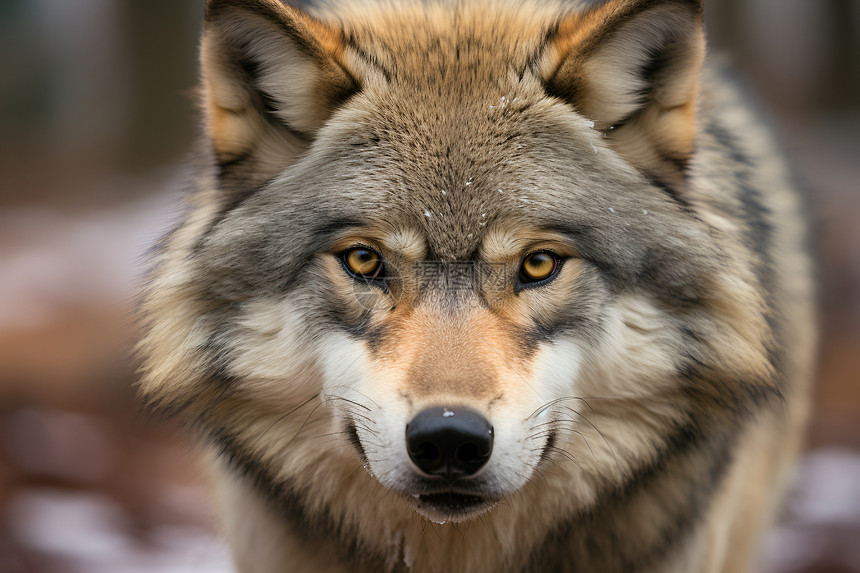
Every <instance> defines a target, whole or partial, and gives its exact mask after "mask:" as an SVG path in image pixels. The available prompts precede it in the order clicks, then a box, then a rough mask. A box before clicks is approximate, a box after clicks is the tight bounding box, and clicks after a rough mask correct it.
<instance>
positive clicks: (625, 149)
mask: <svg viewBox="0 0 860 573" xmlns="http://www.w3.org/2000/svg"><path fill="white" fill-rule="evenodd" d="M704 54H705V40H704V30H703V25H702V2H701V0H610V1H609V2H607V3H606V4H603V5H601V6H600V7H598V8H595V9H592V10H589V11H586V12H584V13H581V14H576V15H573V16H570V17H568V18H566V19H564V20H563V21H562V22H561V23H560V24H559V26H558V29H557V30H556V31H555V33H554V37H553V38H552V40H551V42H550V43H549V48H548V49H547V50H546V51H545V52H544V54H543V57H542V58H541V60H540V63H539V66H540V74H541V76H542V78H543V80H544V82H545V85H546V88H547V91H548V92H549V93H550V94H551V95H554V96H556V97H559V98H561V99H563V100H565V101H567V102H569V103H570V104H572V105H573V106H574V107H576V109H577V110H578V111H579V112H580V113H581V114H582V115H584V116H585V117H586V118H588V119H590V120H592V121H594V122H595V127H596V128H597V129H600V130H603V131H604V132H605V133H606V135H607V137H608V138H609V140H610V145H611V146H612V148H613V149H614V150H615V151H616V152H617V153H618V154H619V155H621V156H622V157H624V158H625V159H626V160H627V161H628V162H630V163H631V164H632V165H634V166H635V167H637V168H639V169H640V170H641V171H643V172H644V173H646V174H647V175H649V176H651V177H653V178H655V179H658V180H660V181H661V182H663V183H665V184H667V185H669V186H671V187H676V188H677V187H681V186H683V182H684V171H685V168H686V164H687V161H688V159H689V158H690V156H691V154H692V152H693V146H694V139H695V133H696V107H697V98H698V87H699V76H700V72H701V68H702V63H703V60H704Z"/></svg>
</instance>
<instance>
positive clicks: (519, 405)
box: [144, 0, 764, 521]
mask: <svg viewBox="0 0 860 573" xmlns="http://www.w3.org/2000/svg"><path fill="white" fill-rule="evenodd" d="M610 4H611V6H610V7H609V8H604V9H602V10H597V11H592V12H586V13H584V14H576V15H573V16H559V15H555V14H549V13H545V12H544V11H542V10H540V9H538V8H535V9H534V11H533V13H532V14H531V15H530V16H529V17H528V18H524V17H523V16H522V13H519V15H514V13H513V11H514V9H513V8H511V9H510V10H511V11H510V13H509V12H507V11H506V9H503V10H501V11H497V12H494V13H493V15H492V17H489V18H488V17H486V14H483V15H481V17H480V18H479V17H478V16H479V14H480V12H481V10H482V9H481V8H480V6H476V7H473V8H465V7H463V8H458V9H456V10H450V9H441V8H438V10H437V9H434V8H433V7H429V8H426V10H425V11H424V12H421V13H418V12H414V11H410V9H407V8H404V9H403V10H402V11H400V12H398V11H396V10H395V11H394V12H393V13H394V14H395V15H396V20H397V21H387V20H385V19H382V20H380V19H379V18H374V17H371V16H368V15H366V14H345V15H341V16H340V17H341V18H343V22H344V23H343V24H341V25H338V26H334V25H331V26H329V25H324V24H322V23H320V22H318V21H316V20H313V19H310V18H309V17H307V16H305V15H303V14H300V13H298V12H295V11H293V10H292V9H289V8H285V7H283V6H281V5H280V4H279V3H275V2H263V1H259V2H251V1H246V2H241V1H238V0H237V1H221V2H212V3H210V6H209V12H208V16H207V33H206V37H205V39H204V72H205V76H206V98H207V99H206V104H207V110H208V117H209V133H210V136H211V140H212V144H213V148H214V151H215V155H216V157H217V160H218V166H217V174H216V175H215V180H216V186H217V188H218V189H217V191H213V192H211V193H212V194H213V195H214V196H216V197H217V201H209V200H206V201H207V203H206V206H205V207H201V208H200V209H198V211H197V212H196V214H195V215H194V216H192V218H191V219H190V220H189V222H188V223H186V225H185V226H184V227H183V228H181V229H180V230H179V231H177V233H176V235H175V237H174V239H173V240H174V242H175V243H176V244H178V245H180V247H176V248H175V249H174V251H175V252H184V253H185V256H184V257H183V256H182V255H176V254H169V255H167V256H165V261H164V262H162V265H163V271H162V275H163V278H162V284H160V285H159V288H160V289H161V292H163V293H164V294H162V295H159V296H160V297H161V299H160V302H158V304H159V305H161V306H164V307H169V308H170V310H169V311H167V312H165V313H163V315H162V317H161V318H159V320H160V321H161V322H160V323H159V325H158V326H157V327H156V330H159V329H160V331H159V332H157V333H154V334H152V335H151V336H150V340H149V342H147V343H145V345H146V344H149V345H150V348H149V350H148V351H149V353H150V354H151V355H153V356H156V355H158V354H159V351H158V349H157V348H156V347H159V348H163V349H164V351H163V352H164V354H169V356H170V358H169V359H165V360H164V361H163V362H162V363H159V364H151V365H149V366H148V371H147V376H148V380H149V382H146V381H145V385H144V390H145V392H148V393H149V394H150V395H151V396H152V397H153V398H154V399H155V400H156V401H161V402H162V403H164V404H166V405H170V406H175V407H177V408H180V409H184V410H185V411H188V412H193V413H192V416H193V417H194V418H195V419H197V420H198V421H202V422H203V423H204V424H206V425H208V426H209V427H211V428H212V429H213V430H214V431H213V433H214V435H216V436H217V437H218V439H219V440H220V442H219V443H220V445H221V446H222V447H223V448H224V449H225V450H226V451H227V453H228V454H230V455H232V456H234V457H235V458H237V459H238V460H239V461H240V463H244V462H245V461H247V460H250V461H249V462H248V463H252V464H254V465H255V466H260V467H262V468H263V471H264V473H265V474H266V475H267V476H269V478H270V480H271V481H272V482H273V483H274V484H279V483H289V484H291V485H290V487H291V488H293V489H295V490H299V491H300V490H301V489H302V488H303V487H305V486H306V484H308V483H310V482H312V481H314V480H334V481H337V478H335V477H331V475H329V474H332V475H334V474H337V475H342V476H350V477H349V479H368V478H367V476H364V475H359V476H356V475H355V473H354V471H355V469H356V468H360V467H361V465H364V466H365V468H366V469H367V470H368V472H369V473H370V474H372V476H373V477H374V478H375V479H376V480H377V481H378V483H379V484H381V485H382V486H384V490H385V491H389V490H390V491H393V492H396V493H398V494H400V496H401V497H402V499H403V500H405V502H406V503H407V504H408V505H409V506H411V507H412V508H413V509H415V510H416V511H418V512H419V513H421V514H422V515H424V516H427V517H429V518H431V519H434V520H439V521H443V520H465V519H469V518H472V517H475V516H477V515H478V514H480V513H481V512H483V511H485V510H487V509H488V508H490V507H492V506H493V505H494V504H496V503H498V502H499V501H501V500H510V499H514V498H515V497H516V494H517V493H518V492H522V491H524V490H525V489H526V488H527V487H530V485H529V484H531V487H540V485H539V484H537V485H535V483H536V480H543V481H544V482H545V483H546V484H547V485H548V484H550V483H553V484H556V485H558V484H560V483H563V484H564V485H563V486H562V485H558V487H562V488H563V489H564V491H565V492H566V495H565V496H563V499H559V500H558V503H559V504H561V505H564V506H565V508H568V509H569V508H576V507H580V506H585V505H587V504H588V503H589V502H590V501H592V500H593V499H594V498H595V497H596V496H597V494H598V493H599V492H600V491H605V490H606V489H609V488H613V487H618V486H620V485H621V484H623V483H624V481H625V480H627V479H630V476H631V475H633V474H635V472H636V471H637V469H638V468H639V467H640V466H641V465H642V464H644V463H646V462H647V460H648V459H649V457H650V456H652V454H653V452H654V451H656V450H659V449H661V448H666V447H670V446H669V442H670V441H671V439H673V438H672V436H674V432H675V430H677V429H678V428H684V427H686V425H687V424H689V423H690V422H691V419H693V418H694V417H695V416H697V415H700V413H701V411H703V410H707V408H708V407H709V406H708V401H709V400H711V399H712V398H713V399H716V398H715V396H718V397H719V399H723V400H731V399H732V395H733V392H735V391H736V389H734V388H730V387H720V388H715V387H713V385H712V381H713V380H716V379H725V378H726V373H729V378H732V379H735V378H738V379H740V378H742V377H745V379H746V380H755V379H756V377H758V376H763V375H764V373H763V372H761V371H760V370H757V368H758V366H756V365H758V364H761V362H762V361H761V360H760V356H759V354H760V353H762V352H764V349H763V348H762V347H761V342H758V340H759V339H760V336H759V335H760V331H761V329H762V328H763V326H762V324H761V320H760V317H759V318H756V317H753V318H752V319H750V317H749V316H747V314H748V313H749V312H750V311H751V310H752V312H753V313H755V312H756V309H757V308H758V305H760V301H759V300H758V299H757V298H756V297H755V296H754V295H753V294H752V293H751V289H750V286H749V284H748V283H747V282H746V278H747V277H745V276H743V274H742V273H741V275H737V274H732V275H729V274H728V273H727V271H725V270H724V267H723V266H722V265H721V264H720V259H721V257H722V256H723V254H722V253H721V252H720V250H719V248H718V247H716V246H715V243H714V241H713V240H711V236H710V234H711V233H712V232H713V231H712V229H710V228H709V227H708V226H707V225H706V224H705V223H704V222H703V221H702V220H701V219H700V218H699V217H696V216H692V215H691V212H690V204H691V203H694V202H695V201H697V200H703V198H699V197H694V196H691V195H689V194H687V193H686V188H685V177H686V175H685V174H686V170H687V169H688V168H689V165H688V160H689V158H690V154H691V152H692V149H693V141H694V135H695V126H694V112H695V105H694V103H695V97H696V89H697V88H696V86H697V83H696V75H697V73H698V69H699V66H700V65H701V57H702V48H701V42H702V39H701V25H700V21H699V20H700V14H699V12H698V10H697V9H696V8H694V7H695V6H697V5H698V3H697V2H682V1H680V0H679V1H677V2H662V3H647V2H641V3H635V2H630V3H610ZM652 4H653V5H652ZM496 10H499V9H498V8H496ZM387 14H388V15H387V16H386V18H389V19H390V18H394V17H393V16H391V13H387ZM428 14H429V15H428ZM622 56H623V57H622ZM705 199H706V198H705ZM183 245H184V246H183ZM183 249H184V251H183ZM738 268H741V269H742V268H743V264H740V265H738ZM154 298H158V297H155V296H154ZM154 304H155V303H153V305H154ZM171 305H172V306H171ZM156 338H157V339H158V342H156V341H155V340H156ZM168 347H169V348H170V350H169V351H168V350H166V349H167V348H168ZM180 378H181V382H179V381H178V380H180ZM237 443H238V444H241V447H237V446H236V444H237ZM346 479H347V477H343V480H346ZM339 487H343V486H339Z"/></svg>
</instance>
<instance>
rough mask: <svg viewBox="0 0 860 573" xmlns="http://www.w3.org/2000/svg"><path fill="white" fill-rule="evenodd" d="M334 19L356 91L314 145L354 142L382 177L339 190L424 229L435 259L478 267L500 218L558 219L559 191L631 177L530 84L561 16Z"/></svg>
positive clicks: (449, 6) (436, 14) (522, 9)
mask: <svg viewBox="0 0 860 573" xmlns="http://www.w3.org/2000/svg"><path fill="white" fill-rule="evenodd" d="M578 6H579V4H572V5H571V6H568V7H566V10H565V13H569V12H570V10H575V9H576V8H577V7H578ZM330 10H331V14H336V16H331V18H332V19H333V20H334V19H335V18H336V22H337V24H336V25H337V26H339V27H342V28H343V30H344V38H345V42H346V49H345V52H344V53H345V61H346V63H347V65H348V66H349V67H350V69H351V71H352V72H353V73H355V74H356V75H358V76H359V78H360V79H359V82H360V84H361V90H360V91H359V93H358V94H357V95H356V96H355V97H354V98H352V100H350V101H349V102H348V103H347V104H346V105H345V106H344V108H343V109H342V110H341V111H340V113H336V114H335V115H334V117H333V118H332V121H331V123H330V125H329V126H328V127H329V129H324V130H323V131H322V132H321V133H320V140H322V141H321V143H322V142H323V141H324V140H326V139H328V138H330V139H331V140H338V141H344V136H345V134H346V133H348V134H349V135H348V139H349V141H350V142H351V145H352V149H351V153H352V158H351V159H352V161H353V162H354V163H353V164H355V165H358V164H361V165H364V166H366V169H367V170H368V171H370V170H373V171H375V172H376V173H384V180H382V181H380V180H379V178H374V180H373V181H371V182H370V185H369V186H368V187H352V188H343V189H341V190H340V192H342V193H345V194H362V195H364V196H365V197H366V198H367V199H368V200H369V201H374V200H378V201H379V205H378V207H379V208H380V210H381V211H382V213H383V216H388V215H389V214H391V213H398V214H399V217H401V219H403V218H406V219H408V220H410V222H414V223H415V224H417V225H418V226H420V227H421V228H423V229H425V231H426V234H427V236H428V237H429V238H430V243H431V244H430V245H429V247H430V253H429V254H430V255H431V256H434V257H437V258H439V259H443V260H447V259H451V260H453V259H468V258H471V257H472V256H473V255H474V253H475V252H476V251H477V248H478V246H479V243H480V239H481V236H482V235H483V233H484V231H485V230H486V229H487V228H488V227H490V226H492V225H493V223H497V222H498V221H499V220H500V219H504V220H506V221H507V222H515V221H516V220H517V219H522V220H523V221H526V222H528V223H530V224H531V225H532V226H540V225H541V222H542V221H543V220H544V216H543V215H546V214H551V213H555V212H557V210H558V207H559V205H558V204H557V199H558V198H559V197H554V196H553V193H559V194H566V198H567V199H568V200H569V199H571V198H572V197H571V195H570V193H571V192H572V190H571V187H572V186H576V184H577V182H580V183H584V182H587V181H588V179H589V178H591V177H594V174H596V173H599V172H601V171H610V172H611V175H610V176H609V178H610V179H619V183H621V184H622V185H624V184H629V183H630V178H631V176H632V177H633V178H634V179H635V178H636V177H635V174H633V172H632V170H631V169H629V167H628V166H627V165H625V164H623V162H621V161H618V160H617V158H616V157H615V156H614V154H611V153H607V154H606V155H605V156H602V157H600V158H596V157H594V155H595V153H596V148H595V145H596V146H598V147H599V146H601V145H602V144H601V143H600V137H599V136H598V134H597V133H595V132H594V131H593V130H591V129H590V128H589V127H588V125H589V124H588V122H587V121H585V120H584V119H583V118H580V117H579V116H578V115H577V114H576V113H574V112H573V109H572V108H571V107H569V106H567V105H565V104H563V103H562V102H560V101H558V100H556V99H554V98H551V97H549V96H548V95H547V93H546V90H545V86H544V84H543V82H542V81H541V80H540V79H539V78H538V77H537V75H536V66H537V60H538V59H539V56H540V54H541V53H542V51H543V50H544V48H545V46H544V44H545V43H546V42H548V41H549V38H551V36H552V34H553V32H554V31H555V29H556V27H557V26H558V23H559V22H560V21H561V18H562V12H561V11H560V10H559V8H558V7H551V6H550V7H548V6H546V5H540V4H537V3H531V2H517V3H514V2H503V3H501V4H499V3H492V4H491V3H488V2H477V3H469V4H460V3H457V2H440V3H429V4H420V5H417V4H413V3H387V4H382V5H375V6H361V7H360V8H359V7H356V6H355V5H352V4H349V3H347V4H346V5H343V6H336V7H334V8H332V9H330ZM577 120H579V121H577ZM562 164H563V165H562ZM554 182H555V183H554ZM560 185H563V186H564V188H559V186H560ZM380 187H382V188H384V190H383V189H381V188H380ZM554 187H555V188H554ZM375 191H378V193H375ZM581 208H582V206H580V209H581Z"/></svg>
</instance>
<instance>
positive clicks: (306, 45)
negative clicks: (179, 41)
mask: <svg viewBox="0 0 860 573" xmlns="http://www.w3.org/2000/svg"><path fill="white" fill-rule="evenodd" d="M343 49H344V48H343V42H342V39H341V33H340V31H339V30H337V29H334V28H332V27H329V26H328V25H326V24H324V23H323V22H320V21H318V20H316V19H314V18H313V17H311V16H310V15H308V14H305V13H304V12H301V11H300V10H297V9H295V8H292V7H290V6H287V5H284V4H282V3H281V2H279V1H278V0H209V1H208V2H207V4H206V14H205V28H204V33H203V41H202V47H201V60H202V75H203V103H204V110H205V116H206V129H207V134H208V136H209V138H210V140H211V142H212V147H213V150H214V153H215V159H216V161H217V163H218V167H219V173H220V176H221V178H222V180H223V182H224V183H226V186H227V187H231V188H235V187H236V186H245V187H255V186H257V185H259V184H260V183H262V182H264V181H267V180H268V179H271V178H272V177H274V176H275V175H277V174H278V173H280V172H281V171H282V170H283V169H284V168H285V167H286V166H287V165H289V163H291V162H292V161H293V160H294V158H295V157H296V155H298V154H299V153H301V152H302V151H303V150H304V149H305V148H306V146H307V145H308V143H309V142H310V141H311V140H312V139H313V137H314V135H315V133H316V132H317V130H318V129H319V128H320V127H321V126H322V125H323V124H324V123H325V121H326V120H327V119H328V118H329V116H330V115H331V114H332V112H333V111H334V109H335V108H336V107H337V106H338V104H340V103H341V102H343V101H344V100H345V99H346V98H348V97H349V96H350V95H352V94H353V93H355V92H356V91H357V90H358V89H359V86H358V83H357V81H356V80H355V79H354V78H353V77H352V76H351V75H350V74H349V73H348V71H347V70H346V68H345V67H344V65H343V64H342V55H343Z"/></svg>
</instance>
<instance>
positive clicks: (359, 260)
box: [341, 247, 382, 279]
mask: <svg viewBox="0 0 860 573" xmlns="http://www.w3.org/2000/svg"><path fill="white" fill-rule="evenodd" d="M341 259H342V260H343V264H344V265H345V266H346V268H347V270H348V271H349V272H351V273H352V274H353V275H355V276H357V277H360V278H370V279H374V278H377V277H378V276H379V273H380V271H381V270H382V257H381V256H379V254H378V253H376V252H375V251H371V250H370V249H367V248H364V247H354V248H352V249H349V250H348V251H346V252H344V253H343V254H342V255H341Z"/></svg>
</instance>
